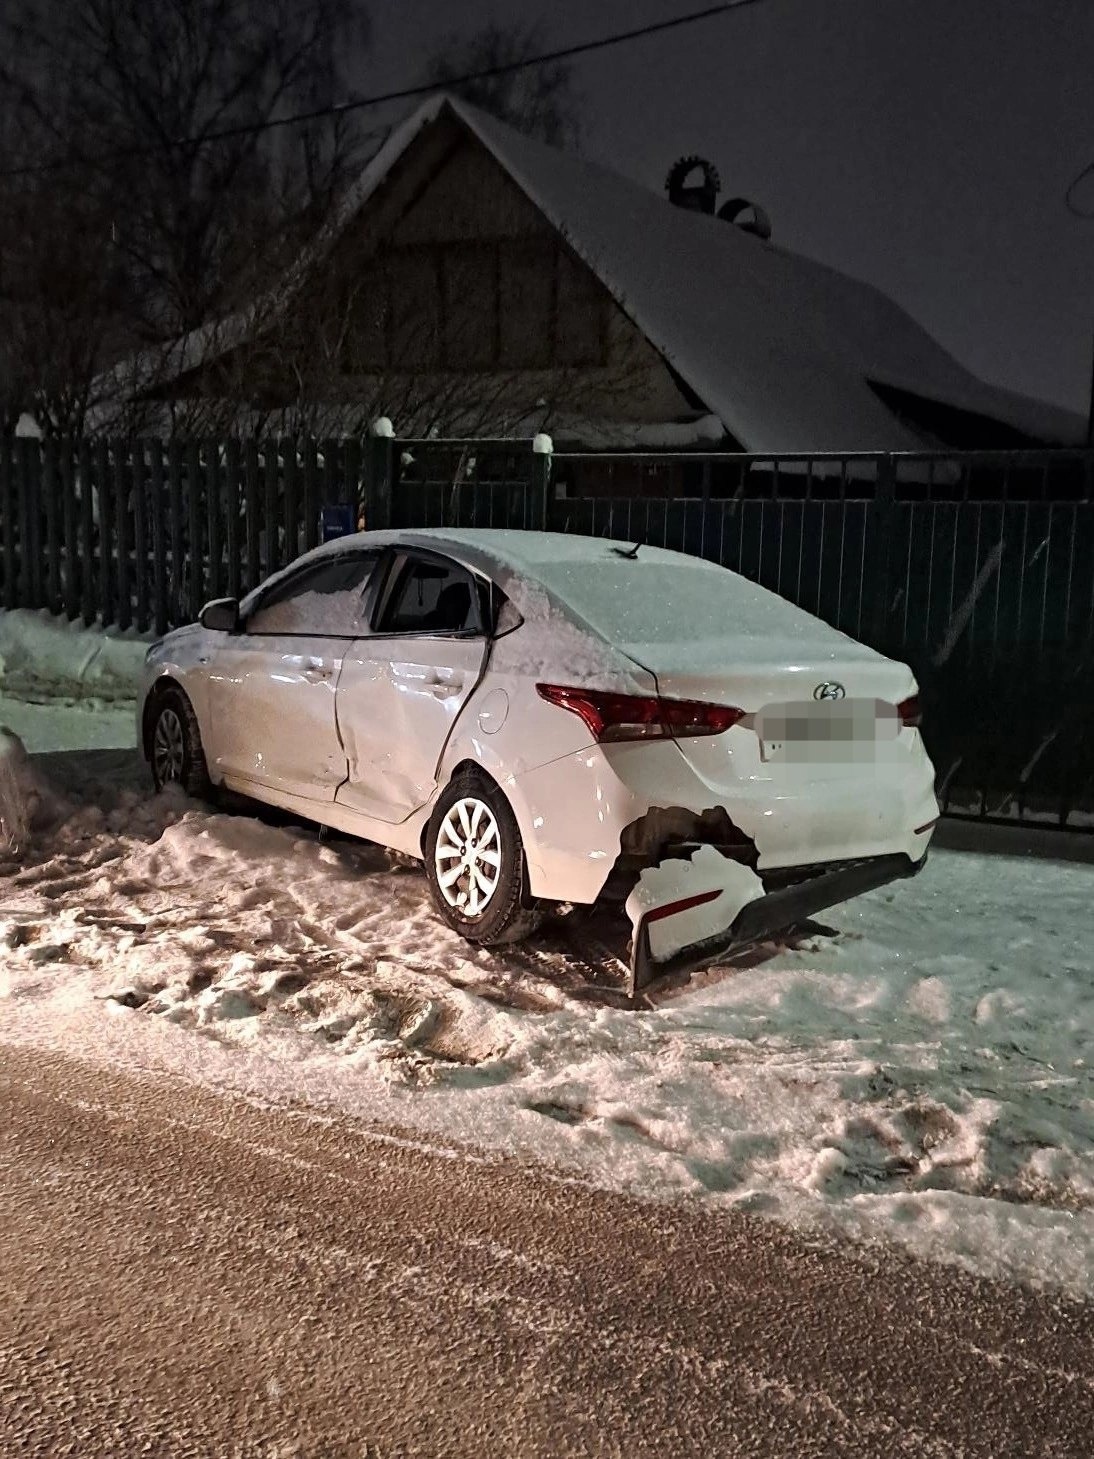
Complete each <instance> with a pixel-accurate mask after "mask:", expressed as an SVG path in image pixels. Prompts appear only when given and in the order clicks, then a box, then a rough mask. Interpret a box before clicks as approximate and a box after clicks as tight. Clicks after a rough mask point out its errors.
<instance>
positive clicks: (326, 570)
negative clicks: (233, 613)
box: [245, 552, 379, 638]
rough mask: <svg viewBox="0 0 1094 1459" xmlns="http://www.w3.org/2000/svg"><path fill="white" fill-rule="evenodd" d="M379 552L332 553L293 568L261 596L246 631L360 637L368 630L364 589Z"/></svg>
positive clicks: (327, 636)
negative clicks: (309, 564) (295, 570)
mask: <svg viewBox="0 0 1094 1459" xmlns="http://www.w3.org/2000/svg"><path fill="white" fill-rule="evenodd" d="M378 559H379V553H377V552H370V553H356V554H354V555H353V556H337V557H332V558H330V559H329V561H327V562H319V563H316V565H315V566H314V567H309V568H305V569H304V570H303V571H302V572H299V573H294V574H293V576H292V577H291V578H288V579H287V580H286V581H285V582H283V583H278V584H277V586H276V587H275V588H272V589H271V590H270V591H269V592H268V593H264V594H263V596H262V597H261V598H260V599H259V602H258V606H257V608H256V609H255V610H254V612H253V613H252V614H251V616H250V617H249V618H248V619H247V622H246V625H245V628H246V632H247V633H302V634H314V635H317V636H321V637H324V638H357V637H358V636H359V635H360V634H362V633H366V632H367V631H368V626H367V623H366V622H365V612H364V609H365V590H366V588H367V587H368V582H369V578H370V577H371V576H372V572H373V569H374V568H375V566H376V563H377V561H378Z"/></svg>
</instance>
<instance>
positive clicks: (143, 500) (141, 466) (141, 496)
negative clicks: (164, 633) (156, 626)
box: [132, 441, 149, 633]
mask: <svg viewBox="0 0 1094 1459" xmlns="http://www.w3.org/2000/svg"><path fill="white" fill-rule="evenodd" d="M132 451H133V458H132V459H133V480H132V485H133V576H134V579H135V581H136V599H137V617H136V623H137V631H138V632H139V633H145V632H146V631H147V629H148V599H149V593H148V577H149V562H148V505H149V503H148V471H147V469H146V464H145V451H144V442H143V441H134V442H133V447H132Z"/></svg>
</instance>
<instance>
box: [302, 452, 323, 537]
mask: <svg viewBox="0 0 1094 1459" xmlns="http://www.w3.org/2000/svg"><path fill="white" fill-rule="evenodd" d="M303 456H304V551H305V552H308V551H310V550H311V548H313V547H314V546H315V545H316V543H317V542H318V541H319V473H318V465H317V462H316V459H315V441H314V440H313V439H312V437H311V436H309V437H308V438H307V439H306V440H305V442H304V447H303Z"/></svg>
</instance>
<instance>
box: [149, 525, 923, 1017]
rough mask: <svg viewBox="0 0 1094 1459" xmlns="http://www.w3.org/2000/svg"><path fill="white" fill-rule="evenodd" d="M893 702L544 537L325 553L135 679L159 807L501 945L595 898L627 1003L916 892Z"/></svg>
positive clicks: (913, 774)
mask: <svg viewBox="0 0 1094 1459" xmlns="http://www.w3.org/2000/svg"><path fill="white" fill-rule="evenodd" d="M916 693H917V690H916V684H915V680H914V678H913V676H912V673H911V670H910V669H909V668H907V666H906V665H904V664H900V663H896V662H894V661H892V660H891V659H887V658H884V657H882V656H881V655H880V654H877V653H875V652H873V650H871V649H869V648H866V647H864V646H863V645H862V644H860V643H857V642H855V641H854V640H853V639H850V638H848V637H846V636H845V635H843V634H841V633H838V632H836V631H835V630H834V629H832V628H829V627H828V626H827V625H825V624H824V623H822V622H821V621H820V620H818V619H816V618H813V617H811V616H810V615H809V614H807V613H805V612H803V611H802V610H801V609H799V608H796V607H794V606H792V605H791V604H790V603H787V602H786V601H785V600H783V599H782V598H779V597H777V596H776V595H775V594H773V593H770V592H768V591H767V590H765V589H764V588H761V587H758V586H757V585H756V584H754V583H752V582H750V581H748V580H747V579H746V578H743V577H740V576H739V575H738V574H736V573H733V572H730V571H728V570H726V569H725V568H721V567H717V566H715V565H713V564H711V563H708V562H705V561H702V560H700V559H697V558H694V557H688V556H685V555H683V554H681V553H676V552H667V551H663V550H661V549H658V548H654V547H646V546H638V547H634V546H631V545H628V544H626V543H620V542H610V541H605V540H604V539H602V538H590V537H578V536H567V535H558V534H553V533H545V532H502V531H470V530H469V531H460V530H447V529H441V530H435V531H407V532H368V533H360V534H358V535H356V536H351V537H343V538H340V539H338V540H337V541H334V542H329V543H326V544H324V546H322V547H319V548H317V549H316V550H315V551H313V552H309V553H307V554H306V555H305V556H304V557H301V558H300V559H298V560H297V561H296V562H294V563H293V564H292V565H291V566H290V567H288V568H286V569H285V570H284V571H282V572H279V573H277V574H276V575H274V576H273V577H271V578H270V579H269V580H268V581H267V582H265V583H264V584H263V585H262V586H261V587H260V588H258V589H256V590H255V591H254V592H253V593H251V594H250V595H249V596H248V597H246V598H245V599H244V600H243V601H242V602H241V603H237V602H236V601H235V600H233V599H221V600H218V601H216V602H214V603H210V604H208V605H207V606H206V607H205V608H204V610H203V611H202V614H201V621H200V623H198V624H194V625H192V626H190V627H186V628H180V629H177V630H176V631H175V632H173V633H170V634H168V635H167V637H166V638H164V639H162V640H161V641H160V642H158V643H156V644H154V645H153V646H152V648H151V649H150V650H149V653H148V661H147V667H146V673H145V679H144V683H143V686H142V693H141V698H140V703H139V705H138V740H139V743H140V744H141V745H142V746H143V750H144V754H145V756H146V758H147V759H148V760H149V762H150V763H151V767H152V773H153V777H154V780H155V783H156V785H157V786H160V787H162V786H163V785H165V784H167V783H169V782H177V783H179V784H181V785H182V786H183V787H184V788H185V789H187V790H188V791H190V792H191V793H195V794H200V793H203V792H208V791H209V790H211V789H212V788H213V787H217V786H223V787H225V788H227V789H229V790H233V791H236V792H239V793H242V794H244V795H246V796H250V797H253V798H254V799H256V800H260V801H265V802H267V803H269V804H271V805H275V806H280V807H283V808H285V809H287V810H289V811H292V812H294V813H297V814H299V815H301V816H304V817H307V818H308V819H310V820H312V821H317V822H319V823H321V824H324V825H328V826H331V827H335V828H337V829H339V830H341V831H344V832H348V833H351V834H353V835H357V836H361V837H363V838H366V839H368V840H370V841H375V842H379V843H380V844H382V845H385V846H388V847H391V848H392V849H394V850H397V851H400V852H403V853H407V854H409V855H411V856H414V857H419V858H421V859H422V860H423V861H424V862H425V869H426V875H427V877H428V879H429V886H430V890H431V892H432V895H433V900H434V903H435V905H436V908H437V911H438V912H439V913H440V915H441V916H442V917H443V918H444V919H445V920H446V921H447V922H448V923H449V925H450V926H451V927H453V928H455V929H456V931H458V932H459V933H461V934H462V935H463V936H464V937H466V938H468V939H469V940H471V941H473V942H480V943H486V944H499V943H505V942H515V941H518V940H519V939H521V938H523V937H525V936H527V935H528V934H529V933H530V932H532V931H533V930H534V929H535V927H536V926H537V924H538V922H539V921H540V919H541V918H542V916H543V914H544V912H545V911H546V910H547V909H548V908H549V907H551V906H552V905H557V904H565V903H570V904H586V905H588V904H592V903H594V902H596V901H598V899H602V898H603V899H612V900H615V901H616V902H617V903H618V904H619V905H622V906H625V908H626V911H627V913H628V914H629V916H630V918H631V922H632V925H633V941H632V955H631V991H632V992H634V991H636V989H637V988H638V987H639V986H642V985H644V984H645V983H647V982H648V981H649V980H650V979H651V978H652V977H653V976H654V975H655V974H657V973H658V972H660V971H663V970H666V969H668V968H670V967H677V966H679V965H680V964H683V963H688V962H691V961H701V960H705V959H709V958H710V957H712V956H714V955H715V954H718V953H721V952H724V951H727V950H729V949H731V948H733V947H735V946H738V945H743V944H746V943H748V942H752V941H755V940H756V939H757V938H760V937H763V936H765V935H767V934H769V933H771V932H774V931H777V930H779V929H782V928H786V927H788V926H790V925H791V924H793V923H795V922H800V921H802V920H803V919H804V918H806V917H808V916H810V915H812V914H813V913H815V912H818V911H820V910H821V909H822V908H824V907H828V906H831V905H832V904H833V903H835V902H840V901H844V900H846V899H847V898H848V897H851V896H854V895H856V894H857V893H859V892H861V891H864V890H867V889H868V888H870V887H876V886H880V885H882V884H883V883H884V882H887V881H890V880H893V879H894V878H897V877H901V876H907V875H910V874H912V873H914V872H915V871H917V870H918V869H919V868H920V866H922V864H923V861H924V858H925V856H926V853H927V846H928V843H929V841H930V837H931V832H932V828H933V826H934V824H935V821H936V818H937V815H938V810H937V804H936V801H935V796H934V775H933V771H932V767H931V763H930V760H929V759H928V757H927V754H926V751H925V750H924V746H923V741H922V739H921V737H920V732H919V728H918V724H919V705H918V700H917V697H916Z"/></svg>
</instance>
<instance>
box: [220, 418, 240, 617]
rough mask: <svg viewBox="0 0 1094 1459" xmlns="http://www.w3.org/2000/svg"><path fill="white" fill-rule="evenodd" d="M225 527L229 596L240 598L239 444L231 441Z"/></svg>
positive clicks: (226, 456)
mask: <svg viewBox="0 0 1094 1459" xmlns="http://www.w3.org/2000/svg"><path fill="white" fill-rule="evenodd" d="M224 526H225V550H226V551H227V554H228V573H227V583H226V586H227V589H228V596H229V598H239V596H240V591H239V584H240V578H241V572H240V569H241V567H242V562H241V553H240V546H239V442H238V441H236V440H232V441H229V442H228V445H227V446H226V448H225V452H224Z"/></svg>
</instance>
